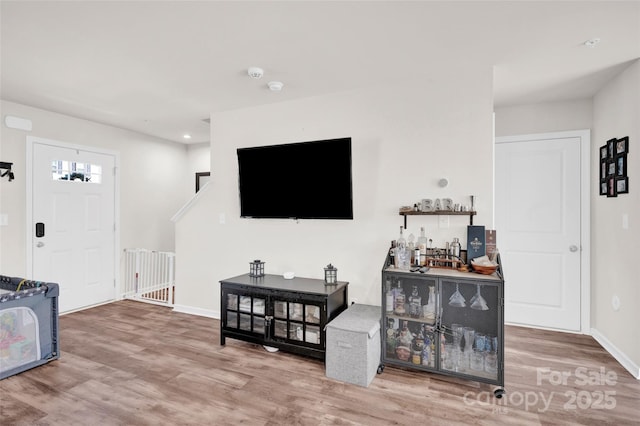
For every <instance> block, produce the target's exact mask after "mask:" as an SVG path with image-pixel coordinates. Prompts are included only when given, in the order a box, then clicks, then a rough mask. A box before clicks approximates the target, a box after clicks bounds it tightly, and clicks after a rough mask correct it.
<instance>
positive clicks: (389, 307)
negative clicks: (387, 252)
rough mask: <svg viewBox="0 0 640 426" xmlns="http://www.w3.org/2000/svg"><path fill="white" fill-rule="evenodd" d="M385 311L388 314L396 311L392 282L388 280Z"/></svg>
mask: <svg viewBox="0 0 640 426" xmlns="http://www.w3.org/2000/svg"><path fill="white" fill-rule="evenodd" d="M384 306H385V309H386V311H387V313H390V312H393V309H394V297H393V289H392V288H391V280H390V279H388V278H387V282H386V292H385V304H384Z"/></svg>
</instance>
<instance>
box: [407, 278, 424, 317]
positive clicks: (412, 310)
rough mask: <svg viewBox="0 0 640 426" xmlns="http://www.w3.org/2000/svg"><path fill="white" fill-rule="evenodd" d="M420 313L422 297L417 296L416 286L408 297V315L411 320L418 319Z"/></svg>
mask: <svg viewBox="0 0 640 426" xmlns="http://www.w3.org/2000/svg"><path fill="white" fill-rule="evenodd" d="M421 311H422V297H420V295H419V294H418V286H417V285H414V286H413V290H412V291H411V296H409V315H411V316H412V317H413V318H420V317H421V315H420V313H421Z"/></svg>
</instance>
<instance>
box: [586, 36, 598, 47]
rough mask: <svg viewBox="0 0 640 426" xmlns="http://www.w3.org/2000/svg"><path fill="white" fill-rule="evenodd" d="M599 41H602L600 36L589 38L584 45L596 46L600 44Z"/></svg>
mask: <svg viewBox="0 0 640 426" xmlns="http://www.w3.org/2000/svg"><path fill="white" fill-rule="evenodd" d="M598 43H600V39H599V38H592V39H590V40H587V41H585V42H584V45H585V46H587V47H591V48H594V47H596V46H597V45H598Z"/></svg>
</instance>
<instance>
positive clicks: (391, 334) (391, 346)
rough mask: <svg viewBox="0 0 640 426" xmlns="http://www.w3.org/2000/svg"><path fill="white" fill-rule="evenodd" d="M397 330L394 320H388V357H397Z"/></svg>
mask: <svg viewBox="0 0 640 426" xmlns="http://www.w3.org/2000/svg"><path fill="white" fill-rule="evenodd" d="M396 340H397V330H396V328H395V321H394V319H393V318H387V348H386V350H387V356H389V357H394V356H395V355H396V345H397V341H396Z"/></svg>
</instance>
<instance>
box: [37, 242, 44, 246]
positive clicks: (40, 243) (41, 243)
mask: <svg viewBox="0 0 640 426" xmlns="http://www.w3.org/2000/svg"><path fill="white" fill-rule="evenodd" d="M36 247H44V243H43V242H42V241H38V243H37V244H36Z"/></svg>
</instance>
